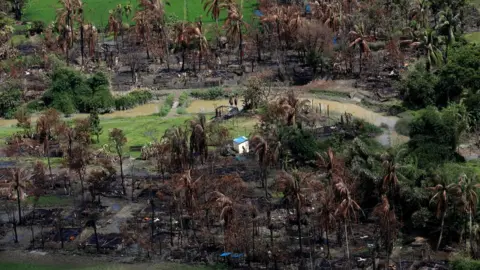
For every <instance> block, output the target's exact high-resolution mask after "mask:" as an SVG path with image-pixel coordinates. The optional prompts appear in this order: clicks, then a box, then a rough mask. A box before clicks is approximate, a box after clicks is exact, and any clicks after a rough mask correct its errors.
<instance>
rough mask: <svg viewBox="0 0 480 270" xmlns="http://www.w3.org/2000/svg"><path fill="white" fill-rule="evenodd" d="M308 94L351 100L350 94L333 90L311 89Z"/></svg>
mask: <svg viewBox="0 0 480 270" xmlns="http://www.w3.org/2000/svg"><path fill="white" fill-rule="evenodd" d="M308 92H310V93H312V94H314V95H316V96H317V97H320V98H321V97H340V98H350V96H349V93H346V92H338V91H331V90H320V89H311V90H309V91H308Z"/></svg>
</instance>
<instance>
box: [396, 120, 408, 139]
mask: <svg viewBox="0 0 480 270" xmlns="http://www.w3.org/2000/svg"><path fill="white" fill-rule="evenodd" d="M409 125H410V121H409V120H408V119H405V118H401V119H399V120H398V121H397V123H395V131H396V132H397V133H398V134H400V135H403V136H408V135H409V133H410V126H409Z"/></svg>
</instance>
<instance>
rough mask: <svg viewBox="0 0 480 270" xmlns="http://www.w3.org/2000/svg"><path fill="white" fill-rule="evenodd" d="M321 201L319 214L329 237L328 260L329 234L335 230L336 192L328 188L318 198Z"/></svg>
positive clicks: (328, 255)
mask: <svg viewBox="0 0 480 270" xmlns="http://www.w3.org/2000/svg"><path fill="white" fill-rule="evenodd" d="M318 199H319V208H318V209H319V213H318V218H319V220H320V224H321V226H322V228H323V229H324V230H325V235H326V237H327V239H326V240H327V256H326V257H327V258H330V240H329V239H328V234H329V233H330V232H331V231H332V230H334V229H335V221H336V220H337V219H336V217H335V207H336V206H335V196H334V192H333V190H332V189H331V186H327V189H326V190H325V191H324V192H322V194H321V195H320V196H319V197H318Z"/></svg>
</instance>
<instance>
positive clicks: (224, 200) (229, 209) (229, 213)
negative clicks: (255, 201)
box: [210, 191, 235, 250]
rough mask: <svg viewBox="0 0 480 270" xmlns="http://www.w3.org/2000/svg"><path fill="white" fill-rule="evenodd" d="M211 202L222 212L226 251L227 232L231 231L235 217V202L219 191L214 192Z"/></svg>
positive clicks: (221, 218)
mask: <svg viewBox="0 0 480 270" xmlns="http://www.w3.org/2000/svg"><path fill="white" fill-rule="evenodd" d="M210 201H211V202H212V203H213V204H214V208H216V209H218V210H219V212H220V220H222V222H223V232H224V240H223V241H224V250H226V243H227V232H228V231H229V229H230V227H231V225H232V221H233V219H234V216H235V211H234V202H233V200H232V199H231V198H230V197H228V196H227V195H225V194H223V193H221V192H219V191H214V192H213V193H212V194H211V198H210Z"/></svg>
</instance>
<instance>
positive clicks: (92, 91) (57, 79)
mask: <svg viewBox="0 0 480 270" xmlns="http://www.w3.org/2000/svg"><path fill="white" fill-rule="evenodd" d="M51 77H52V84H51V86H50V88H49V89H48V90H47V91H46V92H45V94H44V95H43V101H44V103H45V105H46V106H47V107H54V108H56V109H57V110H60V111H61V112H63V113H66V114H70V113H72V112H74V111H79V112H82V113H88V112H90V111H92V110H94V109H95V110H99V111H100V112H105V111H109V110H110V109H111V108H112V107H113V106H114V105H115V102H114V99H113V97H112V94H111V93H110V89H109V87H110V84H109V81H108V78H107V76H106V75H105V74H104V73H100V72H97V73H95V74H94V75H93V76H91V77H89V78H86V77H85V76H83V75H82V73H80V72H79V71H76V70H73V69H68V68H58V69H56V70H55V71H54V72H53V74H52V76H51Z"/></svg>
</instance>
